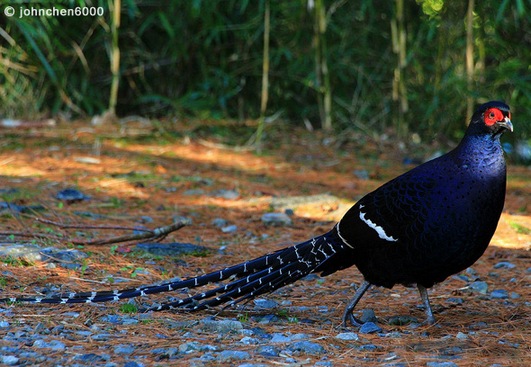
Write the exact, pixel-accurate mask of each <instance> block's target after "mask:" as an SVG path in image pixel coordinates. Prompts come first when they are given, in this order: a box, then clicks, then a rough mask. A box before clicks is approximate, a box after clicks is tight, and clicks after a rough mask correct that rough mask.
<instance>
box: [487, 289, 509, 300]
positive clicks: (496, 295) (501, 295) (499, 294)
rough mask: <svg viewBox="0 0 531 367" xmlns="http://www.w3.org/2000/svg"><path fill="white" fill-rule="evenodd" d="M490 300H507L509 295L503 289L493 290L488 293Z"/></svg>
mask: <svg viewBox="0 0 531 367" xmlns="http://www.w3.org/2000/svg"><path fill="white" fill-rule="evenodd" d="M490 298H493V299H507V298H509V294H508V293H507V291H506V290H505V289H495V290H493V291H492V292H491V293H490Z"/></svg>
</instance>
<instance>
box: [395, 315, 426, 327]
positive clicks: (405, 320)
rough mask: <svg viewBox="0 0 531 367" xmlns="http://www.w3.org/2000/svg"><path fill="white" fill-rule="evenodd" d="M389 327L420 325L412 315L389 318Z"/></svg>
mask: <svg viewBox="0 0 531 367" xmlns="http://www.w3.org/2000/svg"><path fill="white" fill-rule="evenodd" d="M388 322H389V325H408V324H411V323H418V322H419V320H418V319H417V318H416V317H414V316H410V315H400V316H393V317H390V318H389V321H388Z"/></svg>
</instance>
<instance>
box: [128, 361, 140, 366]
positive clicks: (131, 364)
mask: <svg viewBox="0 0 531 367" xmlns="http://www.w3.org/2000/svg"><path fill="white" fill-rule="evenodd" d="M124 367H144V364H143V363H140V362H135V361H129V362H125V364H124Z"/></svg>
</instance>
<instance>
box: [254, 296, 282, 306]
mask: <svg viewBox="0 0 531 367" xmlns="http://www.w3.org/2000/svg"><path fill="white" fill-rule="evenodd" d="M253 303H254V304H255V306H256V308H258V309H272V308H276V307H278V303H277V302H276V301H273V300H270V299H265V298H258V299H255V300H253Z"/></svg>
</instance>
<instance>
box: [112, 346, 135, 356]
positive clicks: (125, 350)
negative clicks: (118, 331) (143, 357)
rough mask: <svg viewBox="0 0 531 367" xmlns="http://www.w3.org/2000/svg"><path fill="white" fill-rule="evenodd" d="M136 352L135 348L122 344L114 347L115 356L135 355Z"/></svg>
mask: <svg viewBox="0 0 531 367" xmlns="http://www.w3.org/2000/svg"><path fill="white" fill-rule="evenodd" d="M134 352H135V347H133V346H132V345H127V344H120V345H117V346H116V347H114V353H115V354H133V353H134Z"/></svg>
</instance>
